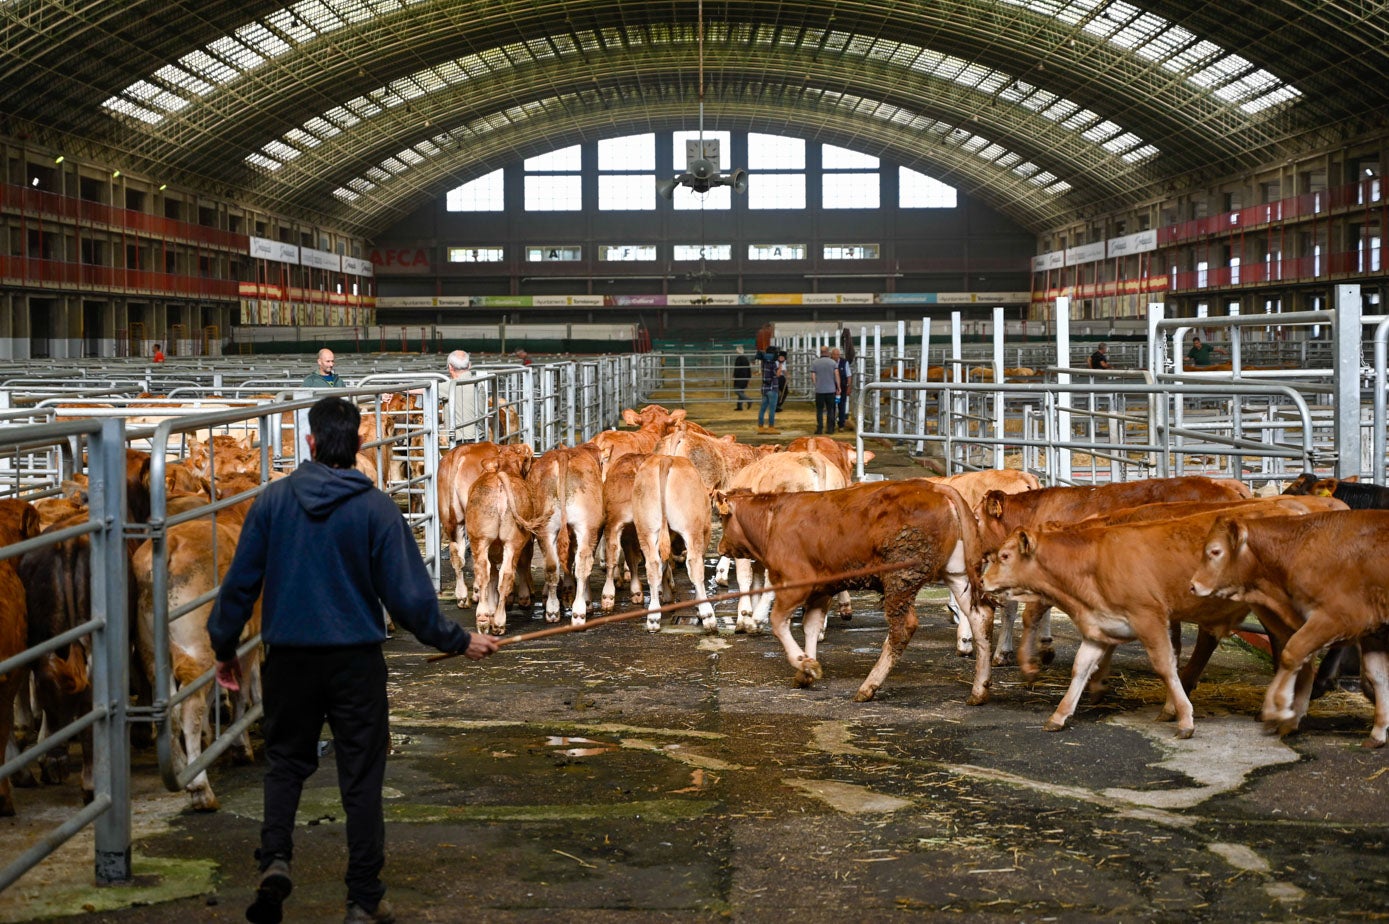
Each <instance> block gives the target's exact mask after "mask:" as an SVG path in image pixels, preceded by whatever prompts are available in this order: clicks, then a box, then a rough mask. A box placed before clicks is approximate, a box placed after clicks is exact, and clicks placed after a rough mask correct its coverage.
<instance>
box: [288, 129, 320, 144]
mask: <svg viewBox="0 0 1389 924" xmlns="http://www.w3.org/2000/svg"><path fill="white" fill-rule="evenodd" d="M285 140H286V141H288V142H290V143H291V144H294V145H297V146H299V147H300V148H316V147H318V146H319V145H320V144H322V143H323V139H322V138H318V137H316V136H314V135H310V134H309V133H308V132H306V131H304V130H303V129H302V128H291V129H290V130H289V131H287V132H285Z"/></svg>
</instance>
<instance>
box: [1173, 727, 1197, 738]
mask: <svg viewBox="0 0 1389 924" xmlns="http://www.w3.org/2000/svg"><path fill="white" fill-rule="evenodd" d="M1194 734H1196V726H1195V725H1193V726H1191V727H1190V728H1182V727H1180V726H1178V728H1177V737H1178V738H1181V739H1183V740H1185V739H1187V738H1190V737H1191V736H1192V735H1194Z"/></svg>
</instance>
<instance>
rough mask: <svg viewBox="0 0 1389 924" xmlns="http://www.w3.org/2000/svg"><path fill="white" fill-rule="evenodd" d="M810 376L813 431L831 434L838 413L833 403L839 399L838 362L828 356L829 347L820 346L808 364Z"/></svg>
mask: <svg viewBox="0 0 1389 924" xmlns="http://www.w3.org/2000/svg"><path fill="white" fill-rule="evenodd" d="M810 377H811V379H812V380H813V381H814V383H815V432H816V433H825V432H829V433H830V434H833V433H834V420H835V416H836V415H837V413H838V410H837V409H836V407H835V405H836V404H837V403H838V400H839V363H837V362H835V360H834V358H833V357H832V356H830V348H829V347H827V346H822V347H820V355H819V357H817V358H816V360H815V362H813V363H811V364H810ZM826 423H828V424H829V429H828V431H826V429H825V425H826Z"/></svg>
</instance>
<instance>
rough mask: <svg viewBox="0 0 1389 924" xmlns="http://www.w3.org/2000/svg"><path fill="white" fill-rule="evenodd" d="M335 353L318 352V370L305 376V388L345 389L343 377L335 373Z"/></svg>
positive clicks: (325, 350)
mask: <svg viewBox="0 0 1389 924" xmlns="http://www.w3.org/2000/svg"><path fill="white" fill-rule="evenodd" d="M333 363H334V358H333V351H332V350H330V349H327V348H326V347H325V348H324V349H322V350H319V351H318V368H317V369H316V370H315V371H313V372H310V373H309V374H308V375H306V376H304V385H303V387H304V388H345V387H346V386H345V385H344V384H343V381H342V376H340V375H338V374H337V373H336V372H334V371H333Z"/></svg>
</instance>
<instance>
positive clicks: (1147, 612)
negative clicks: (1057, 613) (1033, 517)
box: [984, 504, 1294, 738]
mask: <svg viewBox="0 0 1389 924" xmlns="http://www.w3.org/2000/svg"><path fill="white" fill-rule="evenodd" d="M1247 509H1248V510H1249V515H1250V516H1292V515H1294V514H1293V513H1292V512H1291V511H1288V510H1285V509H1283V508H1281V507H1279V506H1278V505H1276V504H1258V505H1253V506H1250V507H1248V508H1247ZM1256 510H1257V512H1255V511H1256ZM1222 513H1223V511H1221V510H1208V511H1206V512H1204V513H1196V514H1192V515H1190V516H1185V517H1178V518H1176V519H1160V520H1153V521H1148V522H1135V523H1124V524H1096V525H1090V523H1089V522H1085V523H1077V524H1070V525H1066V526H1061V527H1057V528H1041V529H1038V528H1034V527H1025V528H1021V529H1018V530H1015V531H1014V532H1013V534H1012V535H1011V536H1009V537H1008V539H1006V540H1005V541H1004V543H1003V545H1002V546H1001V547H1000V548H999V550H998V552H997V553H996V555H995V556H994V559H993V561H992V563H991V564H990V566H989V568H988V570H987V571H986V572H985V573H984V589H985V590H987V591H988V592H990V593H1000V592H1003V591H1010V592H1014V593H1023V594H1028V595H1031V596H1035V597H1041V598H1042V599H1045V600H1047V601H1049V602H1051V603H1053V604H1055V605H1056V606H1058V607H1060V608H1061V609H1063V610H1065V611H1066V612H1067V613H1068V614H1070V617H1071V621H1072V623H1074V625H1075V627H1076V630H1077V631H1078V632H1080V635H1081V643H1080V649H1079V651H1077V653H1076V657H1075V663H1074V665H1073V668H1072V672H1071V685H1070V688H1069V689H1068V690H1067V692H1066V695H1065V697H1064V698H1063V699H1062V700H1061V704H1060V705H1059V706H1057V707H1056V711H1055V712H1054V713H1053V714H1052V716H1051V718H1050V719H1049V720H1048V721H1047V724H1046V729H1047V731H1060V730H1061V729H1062V728H1064V727H1065V726H1066V721H1067V720H1068V719H1069V718H1070V717H1071V716H1072V715H1073V714H1074V713H1075V709H1076V705H1077V703H1078V702H1079V700H1080V695H1081V693H1082V692H1084V690H1085V689H1086V687H1087V685H1089V686H1090V689H1091V691H1092V692H1094V693H1098V692H1099V690H1100V689H1101V684H1102V683H1103V681H1104V678H1105V676H1106V675H1107V674H1108V671H1109V660H1110V657H1111V656H1112V655H1113V653H1114V649H1115V648H1116V647H1117V646H1118V645H1120V644H1122V643H1123V642H1127V641H1132V640H1134V639H1138V640H1139V641H1140V642H1142V643H1143V647H1144V648H1145V649H1146V650H1147V653H1148V659H1149V661H1151V662H1152V665H1153V669H1154V670H1155V671H1157V673H1158V676H1159V677H1161V678H1162V680H1163V682H1164V683H1165V684H1166V686H1167V703H1166V705H1165V706H1164V707H1163V711H1162V717H1163V718H1170V717H1173V716H1175V717H1176V719H1177V735H1178V737H1181V738H1189V737H1191V734H1192V732H1193V731H1194V730H1195V717H1194V714H1193V711H1192V707H1191V700H1190V699H1189V698H1188V696H1187V693H1186V690H1185V689H1184V684H1183V683H1182V682H1181V680H1180V678H1179V676H1178V673H1177V655H1176V651H1175V650H1174V648H1173V645H1172V638H1171V632H1170V628H1171V624H1172V623H1174V622H1190V623H1195V624H1196V625H1198V626H1200V627H1201V629H1202V630H1203V631H1205V632H1207V633H1209V634H1210V635H1212V636H1214V637H1215V638H1223V637H1224V636H1227V635H1229V634H1230V633H1231V632H1233V631H1234V629H1235V628H1236V627H1237V626H1239V624H1240V623H1241V622H1243V621H1244V617H1245V615H1246V614H1247V613H1248V612H1249V607H1248V606H1246V605H1244V604H1241V603H1231V602H1230V601H1228V600H1221V599H1216V598H1203V597H1197V596H1194V595H1193V594H1192V593H1191V591H1190V578H1191V572H1192V570H1193V568H1194V567H1195V566H1196V564H1197V563H1198V562H1199V561H1200V556H1201V548H1202V543H1203V541H1204V540H1205V537H1206V534H1207V533H1209V532H1210V528H1211V524H1212V523H1214V522H1215V521H1216V519H1218V518H1219V517H1220V516H1221V515H1222ZM1092 675H1093V680H1092Z"/></svg>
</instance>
